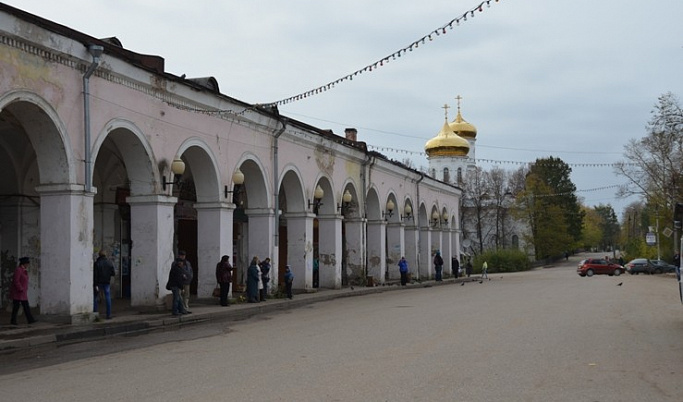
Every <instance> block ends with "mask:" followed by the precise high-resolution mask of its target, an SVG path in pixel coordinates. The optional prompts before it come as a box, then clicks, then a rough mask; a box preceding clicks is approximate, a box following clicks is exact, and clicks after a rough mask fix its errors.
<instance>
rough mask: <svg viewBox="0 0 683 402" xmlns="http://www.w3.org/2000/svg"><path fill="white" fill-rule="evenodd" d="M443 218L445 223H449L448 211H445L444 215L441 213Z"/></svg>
mask: <svg viewBox="0 0 683 402" xmlns="http://www.w3.org/2000/svg"><path fill="white" fill-rule="evenodd" d="M441 219H443V224H444V225H445V224H447V223H448V212H446V211H444V212H443V215H441Z"/></svg>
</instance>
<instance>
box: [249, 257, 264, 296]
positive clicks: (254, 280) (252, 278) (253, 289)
mask: <svg viewBox="0 0 683 402" xmlns="http://www.w3.org/2000/svg"><path fill="white" fill-rule="evenodd" d="M260 282H261V278H260V274H259V269H258V257H254V258H252V260H251V264H249V268H247V302H249V303H258V301H259V283H260Z"/></svg>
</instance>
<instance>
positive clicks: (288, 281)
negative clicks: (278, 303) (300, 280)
mask: <svg viewBox="0 0 683 402" xmlns="http://www.w3.org/2000/svg"><path fill="white" fill-rule="evenodd" d="M293 283H294V274H293V273H292V268H291V267H290V266H289V265H287V266H286V267H285V291H286V292H287V298H288V299H290V300H291V299H292V284H293Z"/></svg>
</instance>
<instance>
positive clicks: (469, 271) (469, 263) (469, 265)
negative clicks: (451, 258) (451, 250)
mask: <svg viewBox="0 0 683 402" xmlns="http://www.w3.org/2000/svg"><path fill="white" fill-rule="evenodd" d="M465 273H466V274H467V277H468V278H469V277H470V275H472V261H470V260H467V264H465Z"/></svg>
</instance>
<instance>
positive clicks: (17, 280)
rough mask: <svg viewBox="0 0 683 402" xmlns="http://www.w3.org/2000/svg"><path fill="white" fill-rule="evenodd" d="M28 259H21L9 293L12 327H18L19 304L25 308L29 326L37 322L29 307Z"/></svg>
mask: <svg viewBox="0 0 683 402" xmlns="http://www.w3.org/2000/svg"><path fill="white" fill-rule="evenodd" d="M28 264H29V259H28V257H21V258H20V259H19V266H18V267H17V269H15V270H14V279H13V280H12V287H11V288H10V291H9V297H10V299H12V303H13V305H12V325H17V313H18V312H19V304H21V306H22V307H23V308H24V315H25V316H26V319H27V320H28V323H29V324H33V323H34V322H36V320H35V319H34V318H33V316H32V315H31V308H30V307H29V305H28V270H27V267H28Z"/></svg>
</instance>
